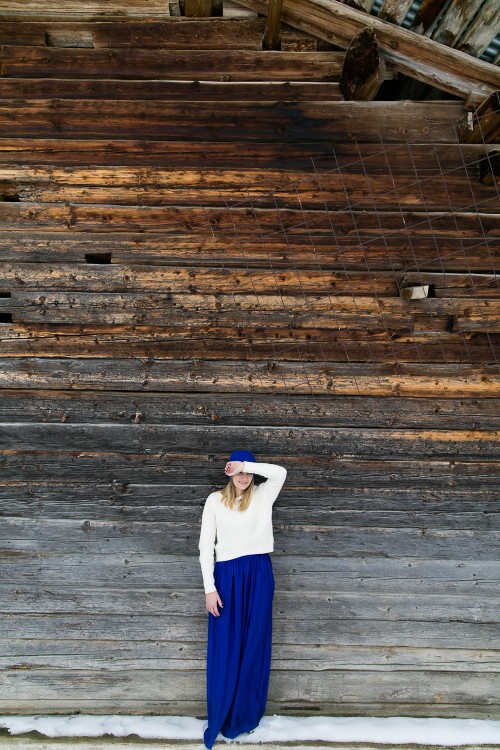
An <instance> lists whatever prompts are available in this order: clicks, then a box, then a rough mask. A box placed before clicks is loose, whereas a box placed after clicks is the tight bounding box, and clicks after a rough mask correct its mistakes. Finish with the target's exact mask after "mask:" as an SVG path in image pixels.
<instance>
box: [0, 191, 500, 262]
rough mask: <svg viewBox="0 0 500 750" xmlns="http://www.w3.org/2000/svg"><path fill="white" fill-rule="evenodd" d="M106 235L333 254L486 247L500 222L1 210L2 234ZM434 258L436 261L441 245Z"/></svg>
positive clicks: (428, 214) (426, 214) (212, 210)
mask: <svg viewBox="0 0 500 750" xmlns="http://www.w3.org/2000/svg"><path fill="white" fill-rule="evenodd" d="M107 227H109V230H110V231H112V232H114V233H115V232H140V231H144V230H149V231H151V232H154V233H155V234H158V233H160V232H169V233H172V234H174V235H177V236H178V235H179V233H184V234H186V235H188V234H189V235H190V236H191V238H193V236H195V235H202V236H203V237H205V238H208V239H212V240H215V239H217V238H218V237H223V236H224V235H225V237H226V241H227V238H228V236H229V237H231V239H232V242H233V244H235V242H236V243H237V244H238V246H240V244H241V243H242V242H243V241H244V240H246V239H247V237H248V236H250V237H253V239H254V241H259V240H260V243H262V240H263V233H265V234H264V237H265V235H266V234H270V235H272V236H274V239H275V240H278V241H280V242H281V243H283V242H285V238H288V239H289V241H290V242H291V243H292V244H293V243H294V242H295V241H296V240H297V238H301V239H302V240H303V241H306V242H308V244H309V245H310V244H311V238H314V239H316V238H323V239H324V238H327V239H328V242H329V245H330V246H331V245H332V244H334V246H336V241H335V239H334V237H335V235H336V233H338V234H340V235H342V236H344V237H345V236H346V235H350V237H351V241H352V242H354V243H356V242H357V244H358V245H359V243H360V242H362V243H363V242H368V240H369V238H370V237H379V238H380V236H381V235H382V236H384V235H385V234H391V233H393V232H394V233H397V234H398V235H403V236H406V241H407V242H411V241H412V240H413V238H414V237H415V236H417V237H418V236H420V237H422V236H423V237H427V238H429V237H431V238H433V239H434V238H436V237H437V238H440V237H441V235H444V236H446V237H455V238H457V239H460V238H467V239H469V240H470V239H474V240H475V241H477V242H481V241H483V242H484V241H485V240H486V239H490V238H491V239H493V238H497V237H498V236H499V235H500V220H499V215H498V214H491V213H489V212H484V213H479V212H476V211H474V212H472V211H471V212H469V211H465V212H460V213H455V214H448V213H442V212H439V211H436V212H434V211H418V212H417V211H413V212H412V211H402V212H397V211H383V212H381V213H378V212H377V211H349V210H345V211H336V212H335V214H334V215H333V216H332V214H331V212H329V211H314V210H306V209H304V210H302V211H300V210H294V209H287V208H276V209H260V208H253V206H252V201H251V200H249V201H247V202H246V203H244V205H243V206H242V205H241V204H240V205H238V206H230V207H207V208H205V207H201V208H200V207H196V206H195V207H191V206H189V207H184V206H99V205H92V204H91V205H86V204H70V205H61V204H57V203H56V204H54V203H30V204H23V203H10V202H8V203H2V202H0V229H3V230H6V229H9V230H12V231H23V230H26V229H40V228H45V229H46V230H49V231H50V230H52V231H62V230H70V231H73V232H82V231H83V232H89V231H100V232H103V231H106V228H107ZM235 237H237V238H238V239H236V240H235ZM265 238H266V237H265ZM266 239H267V238H266ZM495 247H496V245H495ZM238 249H239V248H238ZM432 251H433V253H434V255H435V256H436V255H437V253H436V249H435V244H434V243H433V246H432ZM219 257H220V255H219ZM414 265H415V258H414ZM415 270H418V269H415Z"/></svg>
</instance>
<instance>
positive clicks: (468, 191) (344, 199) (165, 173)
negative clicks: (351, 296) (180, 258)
mask: <svg viewBox="0 0 500 750" xmlns="http://www.w3.org/2000/svg"><path fill="white" fill-rule="evenodd" d="M30 172H31V174H30ZM339 175H341V176H340V178H339ZM13 194H14V195H15V196H16V198H17V200H19V201H21V202H23V203H24V202H26V203H53V202H70V203H77V204H89V203H91V204H99V203H102V204H106V205H111V204H118V205H119V204H124V205H138V206H164V205H184V206H185V205H192V206H195V205H203V206H213V205H215V206H221V205H222V206H224V205H227V204H229V205H231V204H232V203H243V204H244V203H248V204H250V203H251V205H253V206H256V207H271V208H274V207H275V206H279V207H282V206H283V207H286V208H292V209H300V208H302V207H303V208H305V209H309V208H316V209H330V210H332V209H333V210H345V209H346V208H350V209H351V210H353V211H360V210H372V209H373V206H374V204H375V205H376V207H377V209H378V210H379V211H383V210H392V211H394V210H398V209H400V210H407V209H414V210H416V211H419V210H422V209H427V208H432V210H433V211H439V210H441V211H446V212H449V211H453V210H455V211H468V210H471V208H472V207H473V206H477V207H478V208H480V210H481V211H483V212H487V211H488V212H490V213H497V212H500V200H499V199H498V193H497V188H496V186H495V185H493V186H486V185H484V184H482V183H481V182H480V181H478V180H474V181H471V179H470V177H469V175H467V174H464V175H463V176H451V177H449V178H447V180H446V183H445V182H444V181H443V179H442V176H441V175H437V176H436V177H435V178H432V177H430V176H428V175H426V176H424V177H423V178H417V177H415V176H411V177H410V176H408V177H398V176H396V177H393V176H386V175H373V176H372V175H368V174H367V175H359V174H342V173H341V172H340V171H339V170H334V171H331V172H329V173H325V172H319V171H318V172H315V173H314V174H304V173H303V172H295V171H293V172H291V171H274V170H273V171H268V172H267V173H266V176H265V179H263V176H262V172H261V171H260V170H238V171H233V170H224V172H223V173H221V171H220V170H213V169H206V170H182V171H181V170H179V171H176V172H172V171H171V170H162V169H149V170H148V169H143V170H136V171H135V173H134V171H132V170H127V169H122V168H120V169H95V168H94V169H93V170H83V169H79V170H74V171H70V170H67V169H66V170H65V171H64V173H63V174H61V172H60V171H58V170H54V169H50V170H49V169H48V168H46V169H43V167H41V168H39V169H37V170H33V169H32V170H29V169H26V168H25V169H19V168H17V169H13V168H10V169H9V168H8V167H4V168H2V169H0V200H1V199H2V197H3V195H5V196H7V198H8V197H9V196H12V195H13Z"/></svg>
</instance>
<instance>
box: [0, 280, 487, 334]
mask: <svg viewBox="0 0 500 750" xmlns="http://www.w3.org/2000/svg"><path fill="white" fill-rule="evenodd" d="M194 289H195V287H194V286H193V291H192V293H191V294H189V293H188V294H184V293H175V292H171V291H169V290H168V289H166V290H164V291H163V292H153V293H150V294H147V295H146V294H138V293H130V294H129V293H126V292H125V293H123V292H122V293H119V292H116V293H105V292H103V293H93V292H80V291H72V292H52V291H48V292H45V290H40V291H38V292H27V291H26V292H22V291H17V290H15V291H13V292H12V293H11V296H10V297H8V298H5V299H0V309H2V310H4V311H8V312H9V313H10V314H11V315H12V321H13V322H14V323H20V322H22V323H31V322H33V323H40V322H44V323H45V324H47V323H51V322H57V323H59V324H61V323H65V324H76V323H82V324H83V323H91V324H93V325H97V324H101V323H103V324H106V325H111V324H119V325H141V324H142V325H148V326H152V325H155V326H160V327H161V326H164V325H167V326H169V327H175V326H183V327H185V326H189V327H190V328H191V329H195V330H196V329H197V328H199V327H200V326H201V327H207V326H208V327H210V328H211V330H212V335H213V332H214V331H215V330H216V329H218V328H223V329H225V328H228V327H231V326H235V327H236V328H238V327H239V328H241V327H242V326H245V328H247V327H248V328H249V329H250V331H251V330H252V329H253V328H258V327H259V326H265V327H267V326H273V327H276V328H279V327H282V326H285V327H287V329H289V328H290V327H293V329H297V330H306V329H307V330H309V331H310V332H311V335H314V332H315V331H317V330H321V329H323V330H337V329H339V328H340V329H343V328H348V329H349V330H354V329H357V330H361V331H363V330H364V329H365V328H369V329H370V330H372V331H384V330H385V331H386V333H388V332H393V331H396V332H401V331H403V332H410V333H412V332H413V331H416V332H418V331H420V330H424V331H425V330H427V331H432V332H434V333H436V332H438V331H443V332H444V331H446V330H449V329H450V328H451V324H450V320H452V321H453V330H455V331H457V332H458V331H479V332H485V331H491V332H500V299H496V298H495V299H484V300H483V299H480V298H476V299H468V298H462V297H457V298H456V299H452V298H449V297H441V298H439V297H436V298H429V299H425V300H410V301H407V300H404V299H403V298H402V297H380V298H378V297H372V296H359V297H356V296H354V295H352V296H347V295H335V296H334V297H332V296H331V295H330V296H325V295H314V293H313V292H310V293H307V292H306V293H305V294H304V295H303V296H302V297H299V296H295V295H292V294H289V295H288V296H287V297H286V298H283V297H281V296H280V295H279V294H278V295H276V294H267V295H266V294H263V295H262V296H259V297H258V298H257V297H256V296H255V294H253V295H252V294H237V295H229V294H228V295H227V296H225V295H223V294H222V293H221V292H216V293H215V294H214V295H209V294H204V295H202V294H198V293H197V292H195V291H194ZM287 334H288V330H287Z"/></svg>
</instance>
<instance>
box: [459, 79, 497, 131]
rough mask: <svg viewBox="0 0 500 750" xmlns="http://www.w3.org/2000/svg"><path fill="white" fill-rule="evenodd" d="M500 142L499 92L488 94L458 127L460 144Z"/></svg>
mask: <svg viewBox="0 0 500 750" xmlns="http://www.w3.org/2000/svg"><path fill="white" fill-rule="evenodd" d="M499 140H500V91H495V92H494V93H493V94H490V96H488V97H487V98H486V99H485V100H484V102H483V103H482V104H480V105H479V107H478V108H477V109H476V111H475V112H469V113H468V114H467V117H466V118H465V119H464V120H463V121H462V125H461V127H460V142H461V143H497V142H498V141H499Z"/></svg>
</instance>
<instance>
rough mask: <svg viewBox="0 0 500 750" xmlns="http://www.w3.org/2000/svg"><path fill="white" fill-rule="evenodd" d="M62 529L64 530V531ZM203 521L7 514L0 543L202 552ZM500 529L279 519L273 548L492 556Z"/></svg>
mask: <svg viewBox="0 0 500 750" xmlns="http://www.w3.org/2000/svg"><path fill="white" fill-rule="evenodd" d="M63 532H64V534H63ZM198 538H199V524H188V523H180V522H176V521H175V520H171V521H169V522H150V523H143V524H140V523H138V522H127V521H124V522H122V523H121V524H120V525H118V524H117V523H116V522H108V521H88V520H87V521H83V522H81V521H79V522H75V521H71V520H61V521H59V522H58V523H56V524H54V522H53V521H45V520H41V519H8V518H4V519H3V521H2V524H1V526H0V540H1V541H0V544H1V548H2V549H3V550H5V551H6V553H7V554H12V553H14V554H16V553H17V552H21V553H25V552H26V551H28V552H31V553H32V552H33V551H35V550H36V551H39V552H44V551H48V550H51V551H52V552H60V553H64V554H68V553H69V552H70V551H73V552H74V553H75V554H76V555H78V554H88V555H94V556H96V561H97V559H98V556H99V554H101V552H102V549H103V547H104V546H105V547H109V549H113V550H115V551H116V552H121V553H122V554H132V552H134V551H135V550H137V549H140V548H142V547H143V545H147V548H148V550H151V551H155V552H156V553H160V552H163V553H165V554H169V555H182V554H185V551H186V548H188V549H189V548H191V549H192V550H193V551H194V552H195V553H197V552H198V548H197V544H198ZM499 545H500V532H497V531H490V530H487V531H486V530H484V529H481V530H479V531H475V530H463V529H444V530H443V529H437V530H434V529H405V528H387V529H384V528H382V527H374V528H351V529H346V528H344V527H342V526H338V527H337V526H328V525H324V526H307V525H302V526H301V525H299V524H294V525H284V526H282V525H281V524H275V554H276V555H290V554H296V555H297V556H305V557H307V556H314V557H316V556H328V557H329V556H340V557H346V556H359V555H363V554H365V555H366V554H369V555H370V556H373V557H377V556H382V557H401V556H402V555H405V556H407V557H416V558H425V559H445V560H456V559H457V550H459V551H460V552H459V557H460V559H464V558H465V559H476V560H491V559H495V558H496V557H497V556H498V549H499Z"/></svg>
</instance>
